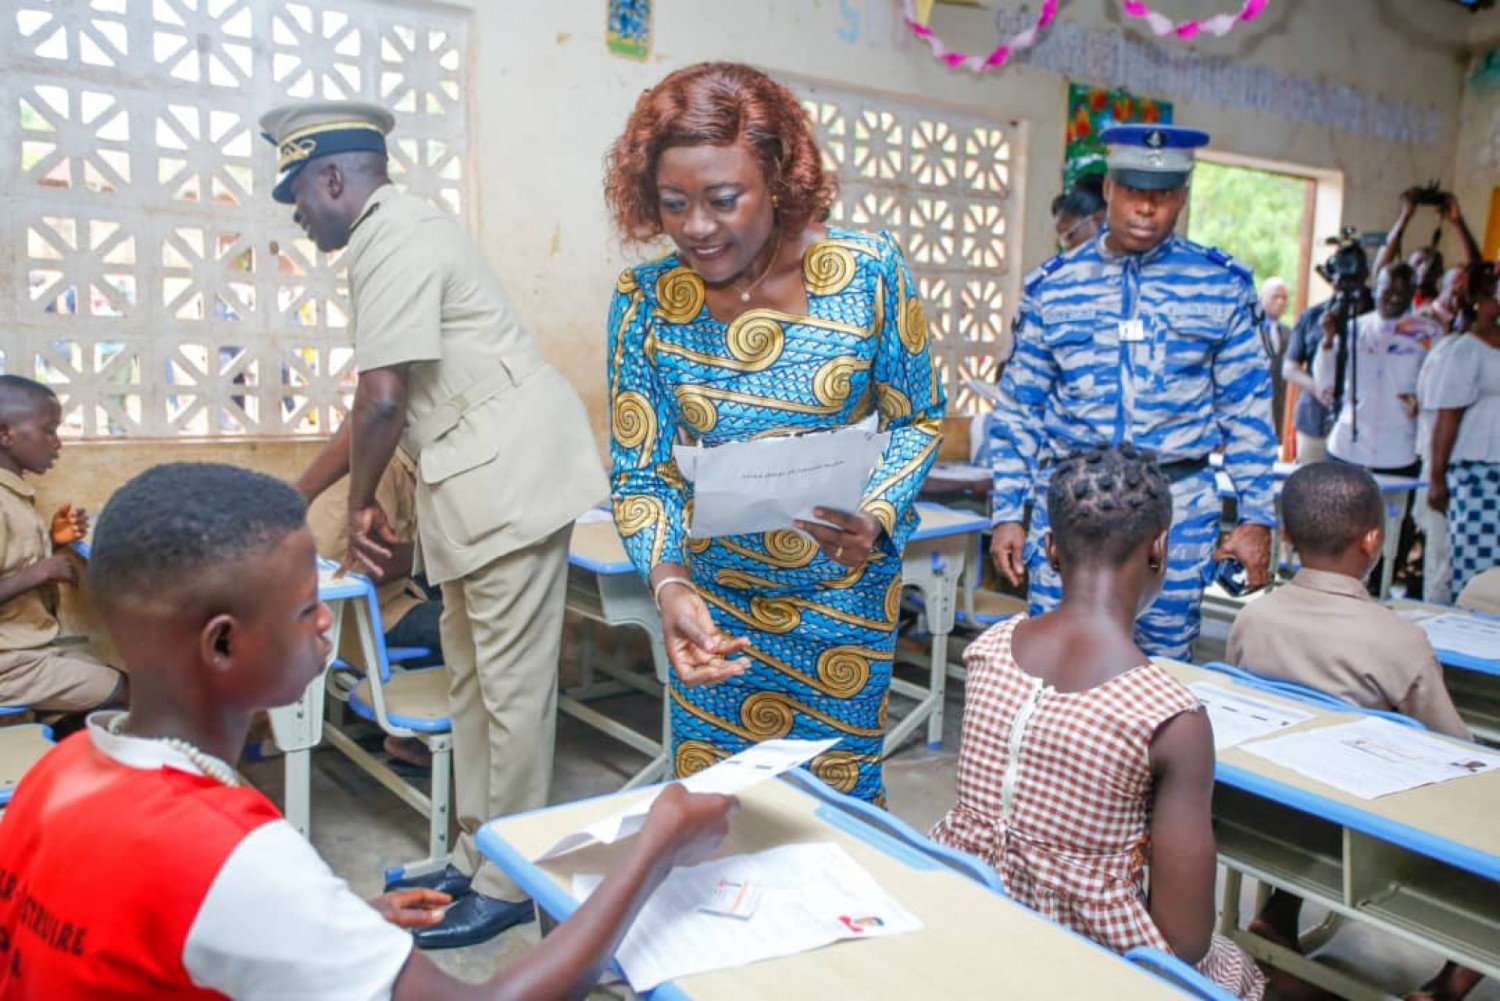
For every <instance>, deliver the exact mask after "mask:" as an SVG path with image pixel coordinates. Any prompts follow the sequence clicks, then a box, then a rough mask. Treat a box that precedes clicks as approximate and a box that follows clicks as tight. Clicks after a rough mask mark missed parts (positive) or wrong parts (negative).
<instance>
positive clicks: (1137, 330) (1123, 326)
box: [1120, 320, 1146, 344]
mask: <svg viewBox="0 0 1500 1001" xmlns="http://www.w3.org/2000/svg"><path fill="white" fill-rule="evenodd" d="M1145 339H1146V324H1145V323H1144V322H1143V321H1141V320H1121V321H1120V342H1121V343H1123V344H1137V343H1139V342H1141V341H1144V340H1145Z"/></svg>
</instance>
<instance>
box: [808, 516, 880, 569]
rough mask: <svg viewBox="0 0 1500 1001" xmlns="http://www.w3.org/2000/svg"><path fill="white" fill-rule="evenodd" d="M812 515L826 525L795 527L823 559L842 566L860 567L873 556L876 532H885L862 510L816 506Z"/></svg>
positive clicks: (877, 533)
mask: <svg viewBox="0 0 1500 1001" xmlns="http://www.w3.org/2000/svg"><path fill="white" fill-rule="evenodd" d="M813 514H815V515H817V516H818V517H819V518H822V519H823V520H824V521H826V522H828V523H829V524H827V525H820V524H818V523H817V522H815V521H799V522H797V527H798V528H800V529H802V531H804V532H806V533H807V534H808V535H811V536H812V537H813V541H814V542H816V543H817V544H818V546H819V547H820V548H821V549H822V550H823V554H824V555H825V556H827V557H828V558H829V559H831V560H833V561H834V562H835V563H842V564H844V566H846V567H857V566H862V565H864V563H865V561H866V560H868V559H869V558H870V557H871V556H872V555H874V553H875V547H876V546H878V545H879V544H880V533H881V532H883V531H885V529H883V528H881V527H880V522H878V521H876V520H875V516H874V515H873V514H865V513H864V512H863V511H860V512H858V513H856V514H850V513H849V512H847V511H838V510H835V509H833V508H831V507H819V508H813Z"/></svg>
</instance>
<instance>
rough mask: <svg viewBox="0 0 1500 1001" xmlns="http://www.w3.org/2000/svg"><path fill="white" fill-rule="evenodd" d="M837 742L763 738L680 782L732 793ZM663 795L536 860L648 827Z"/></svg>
mask: <svg viewBox="0 0 1500 1001" xmlns="http://www.w3.org/2000/svg"><path fill="white" fill-rule="evenodd" d="M837 743H838V738H837V737H834V738H831V739H829V740H767V741H763V742H762V743H759V744H756V745H755V746H753V747H748V748H746V749H745V750H743V751H741V752H740V753H739V754H736V755H734V756H733V757H729V758H725V759H724V760H723V761H721V762H719V763H718V764H716V765H713V766H712V767H710V768H705V769H703V771H701V772H696V773H694V774H692V775H689V776H688V777H687V778H685V779H683V780H681V784H682V785H683V786H685V787H686V788H687V789H688V791H689V792H716V793H723V794H724V795H726V796H733V795H734V794H736V793H738V792H740V791H742V790H744V789H748V788H750V787H751V786H753V785H755V784H756V783H758V782H764V781H765V780H766V779H770V778H775V777H776V776H778V775H780V774H781V773H782V772H784V771H786V770H787V769H788V768H795V767H797V766H798V765H800V764H802V763H803V762H804V761H810V760H812V759H813V758H814V757H815V756H817V755H819V754H822V753H823V752H824V751H826V750H828V749H829V748H830V747H832V746H833V745H834V744H837ZM660 794H661V790H660V789H658V790H657V791H656V794H655V795H652V796H648V797H647V798H645V799H643V800H641V801H640V802H639V803H637V804H635V805H634V806H629V807H626V808H625V809H623V810H621V811H619V812H618V813H612V814H610V815H609V816H607V817H605V818H603V819H601V820H596V821H594V822H593V823H592V824H590V825H588V826H587V827H584V828H581V829H579V830H576V831H573V832H571V833H569V834H567V835H564V836H563V837H562V838H560V839H559V840H558V841H557V843H556V844H554V845H553V846H552V847H551V848H548V849H547V850H546V851H545V852H543V853H542V854H540V855H538V856H537V857H536V858H535V859H534V860H533V861H537V862H540V861H543V860H544V859H549V858H556V857H557V856H559V855H566V854H567V853H568V852H571V851H573V850H575V849H578V848H582V847H583V846H584V845H589V844H593V843H594V842H596V841H598V842H600V843H602V844H606V845H612V844H614V843H615V842H616V841H621V840H623V839H625V838H628V837H632V836H633V835H635V834H636V833H637V832H639V831H640V829H641V828H642V827H644V826H645V824H646V814H647V813H649V812H650V811H651V804H652V803H653V802H655V800H656V796H658V795H660Z"/></svg>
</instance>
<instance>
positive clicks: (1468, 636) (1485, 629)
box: [1417, 612, 1500, 660]
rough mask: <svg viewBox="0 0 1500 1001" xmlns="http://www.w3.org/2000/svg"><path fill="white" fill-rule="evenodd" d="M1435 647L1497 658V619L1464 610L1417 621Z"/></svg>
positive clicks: (1499, 639)
mask: <svg viewBox="0 0 1500 1001" xmlns="http://www.w3.org/2000/svg"><path fill="white" fill-rule="evenodd" d="M1417 624H1418V625H1420V626H1421V627H1422V629H1423V630H1424V631H1425V632H1426V633H1427V641H1428V642H1429V643H1431V644H1432V646H1433V649H1435V650H1447V651H1450V652H1452V653H1459V654H1464V655H1465V656H1469V657H1483V658H1485V659H1486V660H1500V620H1497V619H1481V618H1480V617H1479V616H1477V615H1470V614H1468V613H1466V612H1448V613H1446V614H1443V615H1434V616H1433V617H1432V618H1430V619H1422V620H1421V621H1420V622H1418V623H1417Z"/></svg>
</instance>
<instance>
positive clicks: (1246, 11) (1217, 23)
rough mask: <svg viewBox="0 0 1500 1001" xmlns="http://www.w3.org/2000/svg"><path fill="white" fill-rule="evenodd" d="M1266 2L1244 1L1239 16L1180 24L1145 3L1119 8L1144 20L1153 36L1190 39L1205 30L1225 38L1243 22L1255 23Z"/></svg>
mask: <svg viewBox="0 0 1500 1001" xmlns="http://www.w3.org/2000/svg"><path fill="white" fill-rule="evenodd" d="M1267 2H1268V0H1245V3H1244V6H1242V7H1241V8H1240V12H1239V13H1238V14H1216V15H1214V16H1213V17H1210V18H1205V19H1204V20H1202V21H1180V22H1179V21H1173V20H1172V19H1171V18H1170V17H1167V16H1166V15H1165V14H1159V13H1157V12H1156V11H1154V10H1152V9H1151V8H1150V7H1149V6H1147V5H1146V3H1145V2H1144V0H1121V3H1120V6H1121V7H1122V8H1124V10H1125V13H1126V14H1127V15H1129V16H1130V17H1136V18H1140V19H1141V20H1142V21H1145V22H1146V26H1147V27H1149V28H1150V29H1151V31H1152V33H1154V34H1156V35H1158V36H1164V35H1176V36H1177V37H1178V38H1182V39H1188V38H1192V37H1193V36H1195V35H1197V34H1198V33H1199V32H1202V31H1206V32H1208V33H1209V34H1211V35H1217V36H1218V37H1220V38H1223V37H1224V36H1225V35H1227V34H1229V33H1230V32H1231V31H1233V30H1234V26H1235V25H1236V24H1237V23H1239V22H1240V21H1253V20H1255V19H1256V18H1257V17H1259V16H1260V13H1261V11H1263V10H1265V9H1266V3H1267Z"/></svg>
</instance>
